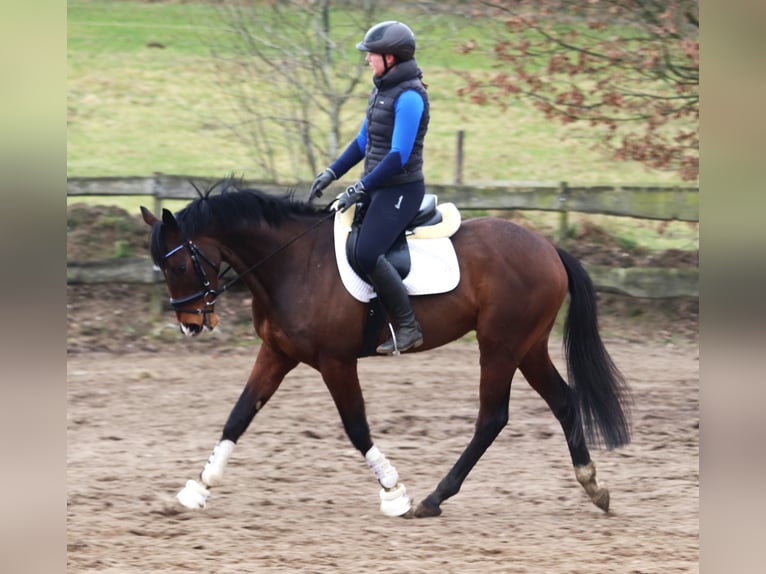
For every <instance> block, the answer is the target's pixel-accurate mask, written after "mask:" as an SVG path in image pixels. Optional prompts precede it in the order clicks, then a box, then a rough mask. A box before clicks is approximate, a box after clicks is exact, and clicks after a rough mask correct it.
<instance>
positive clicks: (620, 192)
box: [67, 174, 699, 298]
mask: <svg viewBox="0 0 766 574" xmlns="http://www.w3.org/2000/svg"><path fill="white" fill-rule="evenodd" d="M192 181H193V182H194V184H195V185H196V186H197V187H199V188H200V189H207V188H208V187H209V186H211V185H213V183H215V180H213V179H205V178H191V177H184V176H172V175H162V174H156V175H154V176H153V177H119V178H108V177H106V178H70V179H68V180H67V195H68V196H69V197H83V196H91V197H92V196H97V197H98V196H102V197H115V196H146V197H147V198H151V203H152V206H153V210H154V212H155V213H159V212H160V210H161V208H162V206H163V201H167V200H192V199H194V198H196V197H197V192H196V190H195V189H194V187H193V186H192V185H191V183H190V182H192ZM246 183H247V185H248V186H250V187H257V188H259V189H262V190H263V191H265V192H267V193H275V194H282V193H284V192H285V191H287V190H288V189H290V188H292V189H295V190H296V192H297V193H299V194H301V193H303V194H305V193H306V192H307V190H308V188H309V186H310V183H308V182H301V183H298V184H291V185H290V184H279V183H274V182H264V181H247V182H246ZM336 187H337V191H341V190H342V189H343V186H342V185H340V184H338V185H337V186H336ZM335 190H336V188H335V187H331V189H330V193H334V192H335ZM427 191H428V192H429V193H435V194H436V195H438V197H439V201H440V202H442V203H444V202H448V201H449V202H453V203H455V205H456V206H457V207H458V208H459V209H463V210H523V211H553V212H558V213H559V214H560V234H561V233H563V230H566V229H567V226H568V223H567V217H568V214H569V213H570V212H580V213H592V214H605V215H616V216H625V217H635V218H641V219H653V220H678V221H699V189H698V188H697V187H687V186H668V187H643V186H610V185H603V186H569V185H567V184H566V183H565V182H508V183H507V184H504V185H500V184H498V183H493V184H492V185H476V184H474V185H441V184H429V185H427ZM147 203H149V201H147ZM561 236H562V237H563V235H561ZM586 268H587V270H588V272H589V273H590V274H591V277H592V278H593V282H594V284H595V285H596V288H597V289H598V290H600V291H605V292H613V293H621V294H626V295H630V296H634V297H647V298H667V297H698V296H699V287H698V275H699V273H698V270H697V269H696V268H694V269H667V268H644V267H634V268H609V267H603V266H594V265H586ZM67 280H68V281H69V282H70V283H88V282H128V283H129V282H140V283H146V282H156V281H158V280H159V278H158V277H157V275H156V274H155V273H153V272H152V271H151V265H150V264H149V263H148V260H146V259H132V260H115V261H110V262H95V263H94V262H87V263H81V262H68V265H67Z"/></svg>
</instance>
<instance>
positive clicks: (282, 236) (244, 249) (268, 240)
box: [222, 225, 334, 305]
mask: <svg viewBox="0 0 766 574" xmlns="http://www.w3.org/2000/svg"><path fill="white" fill-rule="evenodd" d="M305 230H306V228H305V227H300V226H298V225H289V226H284V227H282V228H279V229H266V230H264V231H263V233H249V234H245V235H234V236H232V237H229V238H226V239H225V240H224V242H223V244H222V247H223V249H222V251H223V255H224V259H225V260H226V262H227V263H229V265H231V266H232V268H233V269H234V271H235V272H236V273H237V274H238V275H240V276H241V277H242V280H243V281H244V282H245V284H246V285H247V286H248V287H249V289H250V291H251V292H252V294H253V297H254V299H255V301H256V302H257V303H259V304H261V305H268V304H271V303H272V302H273V301H274V300H275V299H277V298H279V297H280V296H281V295H282V294H283V293H284V292H285V285H286V284H289V288H288V289H287V290H288V291H294V290H295V288H296V286H300V288H303V289H312V285H313V284H315V283H316V282H318V281H319V279H320V277H319V273H317V275H315V276H307V273H306V270H307V269H326V268H327V264H334V258H333V257H334V255H333V254H334V251H333V245H332V228H331V227H330V226H323V227H322V228H321V229H316V230H312V231H308V232H306V231H305ZM309 259H317V261H316V262H311V261H309ZM320 259H321V261H320Z"/></svg>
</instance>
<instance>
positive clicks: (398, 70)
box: [309, 21, 429, 355]
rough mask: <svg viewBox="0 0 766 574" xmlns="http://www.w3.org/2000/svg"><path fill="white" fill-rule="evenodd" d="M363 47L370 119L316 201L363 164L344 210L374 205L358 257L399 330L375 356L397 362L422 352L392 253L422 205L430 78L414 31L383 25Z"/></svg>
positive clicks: (326, 176)
mask: <svg viewBox="0 0 766 574" xmlns="http://www.w3.org/2000/svg"><path fill="white" fill-rule="evenodd" d="M356 47H357V49H358V50H360V51H363V52H367V55H366V58H365V59H366V60H367V62H368V64H369V65H370V67H371V68H372V70H373V77H372V81H373V84H374V86H373V88H372V92H371V93H370V96H369V101H368V103H367V114H366V117H365V119H364V121H363V123H362V127H361V129H360V131H359V133H358V134H357V136H356V138H354V139H353V140H352V141H351V143H350V144H349V145H348V147H347V148H346V149H345V151H344V152H343V153H342V154H341V155H340V157H338V159H336V160H335V161H334V162H333V163H332V164H331V165H330V167H328V168H327V169H326V170H324V171H323V172H322V173H320V174H319V175H318V176H317V177H316V179H315V180H314V183H313V184H312V186H311V191H310V193H309V201H311V200H313V199H314V198H315V197H319V196H321V195H322V190H323V189H325V188H326V187H327V186H328V185H330V183H332V181H333V180H335V179H338V178H340V177H342V176H343V175H344V174H345V173H346V172H348V171H349V170H350V169H351V168H352V167H354V166H355V165H356V164H357V163H359V162H360V161H361V160H362V159H364V172H363V175H362V177H361V179H360V180H359V181H357V183H356V184H354V185H353V186H350V187H349V188H348V189H346V191H345V192H344V193H343V194H342V195H341V197H340V199H339V200H338V204H337V208H338V209H340V210H342V211H345V210H346V209H348V208H349V207H350V206H351V205H353V204H355V203H357V202H358V201H360V200H365V201H366V200H369V205H368V207H367V214H366V215H365V218H364V222H363V223H362V228H361V230H360V233H359V241H358V243H357V248H356V249H357V251H356V257H357V261H358V263H359V265H360V267H361V268H362V270H363V271H364V272H365V273H366V275H367V277H368V280H369V282H370V284H371V285H372V286H373V287H374V288H375V291H376V293H377V294H378V297H379V298H380V300H381V302H382V303H383V306H384V307H385V309H386V311H387V313H388V316H389V317H390V318H391V319H392V320H393V322H394V324H395V326H396V328H395V340H394V338H390V339H389V340H388V341H386V342H384V343H383V344H382V345H380V346H379V347H378V348H377V349H376V351H377V352H378V353H381V354H384V355H390V354H393V353H394V352H395V351H406V350H408V349H412V348H415V347H418V346H420V345H422V344H423V333H422V331H421V328H420V325H419V324H418V322H417V320H416V319H415V314H414V313H413V311H412V306H411V304H410V300H409V295H408V294H407V290H406V288H405V287H404V284H403V283H402V279H401V277H400V276H399V273H398V272H397V271H396V270H395V269H394V267H393V266H392V265H391V263H390V262H389V261H388V259H386V257H385V253H386V252H387V251H388V249H389V248H390V247H391V246H392V245H393V243H394V241H395V240H396V238H397V237H398V236H399V235H400V234H401V233H403V232H404V230H405V227H406V226H407V224H408V223H409V222H410V221H411V220H412V219H413V218H414V217H415V215H416V213H417V211H418V209H419V207H420V204H421V202H422V200H423V195H424V193H425V180H424V176H423V140H424V139H425V135H426V131H427V130H428V120H429V103H428V94H427V93H426V86H425V84H424V83H423V81H422V77H423V73H422V72H421V71H420V68H419V67H418V64H417V61H416V60H415V57H414V55H415V35H414V34H413V32H412V30H410V28H409V27H408V26H407V25H405V24H403V23H401V22H396V21H386V22H381V23H380V24H376V25H375V26H373V27H372V28H370V29H369V30H368V31H367V34H365V36H364V39H363V40H362V41H361V42H359V43H358V44H357V45H356Z"/></svg>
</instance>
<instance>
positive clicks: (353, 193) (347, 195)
mask: <svg viewBox="0 0 766 574" xmlns="http://www.w3.org/2000/svg"><path fill="white" fill-rule="evenodd" d="M366 195H367V194H366V193H365V191H364V185H363V184H362V182H361V181H357V182H356V183H355V184H354V185H351V186H349V187H347V188H346V191H344V192H343V194H342V195H341V196H340V197H339V198H338V203H337V205H336V206H335V209H336V210H337V211H340V212H341V213H343V212H344V211H346V210H347V209H348V208H349V207H351V206H352V205H354V204H355V203H359V202H360V201H362V198H364V196H366Z"/></svg>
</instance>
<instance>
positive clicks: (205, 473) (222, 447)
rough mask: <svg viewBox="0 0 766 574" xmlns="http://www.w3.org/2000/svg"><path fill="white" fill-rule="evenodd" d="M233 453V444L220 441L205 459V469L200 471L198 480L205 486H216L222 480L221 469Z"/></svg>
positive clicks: (227, 441) (228, 441)
mask: <svg viewBox="0 0 766 574" xmlns="http://www.w3.org/2000/svg"><path fill="white" fill-rule="evenodd" d="M233 451H234V443H233V442H232V441H230V440H222V441H221V442H219V443H218V444H217V445H215V448H214V449H213V454H211V455H210V458H209V459H207V464H205V468H203V469H202V474H200V478H201V479H202V482H203V484H205V486H218V485H219V484H221V480H222V479H223V469H224V468H225V467H226V463H227V462H229V457H230V456H231V453H232V452H233Z"/></svg>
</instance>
